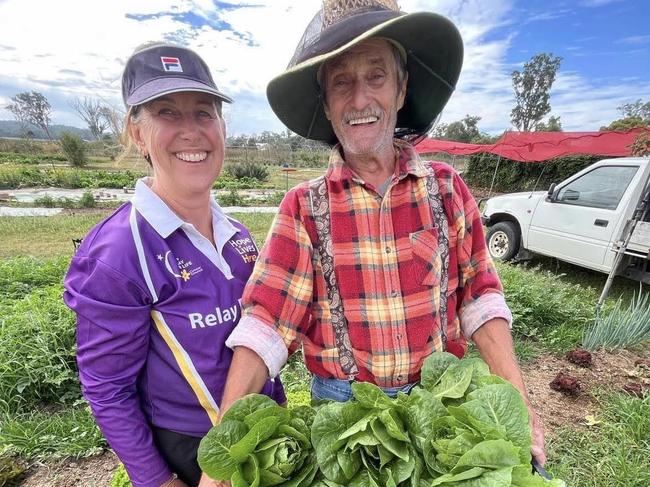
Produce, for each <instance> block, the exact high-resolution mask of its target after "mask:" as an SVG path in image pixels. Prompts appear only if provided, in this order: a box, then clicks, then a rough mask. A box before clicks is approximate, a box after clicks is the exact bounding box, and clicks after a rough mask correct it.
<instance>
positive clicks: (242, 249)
mask: <svg viewBox="0 0 650 487" xmlns="http://www.w3.org/2000/svg"><path fill="white" fill-rule="evenodd" d="M228 243H229V244H230V246H231V247H232V248H233V249H235V252H237V253H238V254H239V255H240V256H241V258H242V260H243V261H244V262H246V263H249V262H255V261H256V260H257V247H256V246H255V244H254V243H253V240H252V239H251V238H250V237H246V238H240V239H237V240H229V241H228Z"/></svg>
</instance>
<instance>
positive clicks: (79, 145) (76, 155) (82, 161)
mask: <svg viewBox="0 0 650 487" xmlns="http://www.w3.org/2000/svg"><path fill="white" fill-rule="evenodd" d="M59 142H60V143H61V148H62V149H63V153H64V154H65V155H66V156H67V158H68V160H69V161H70V164H72V165H73V166H75V167H81V166H85V165H86V164H87V162H88V158H87V157H86V144H85V143H84V141H83V140H81V137H79V136H78V135H74V134H71V133H70V132H63V133H62V134H61V138H60V139H59Z"/></svg>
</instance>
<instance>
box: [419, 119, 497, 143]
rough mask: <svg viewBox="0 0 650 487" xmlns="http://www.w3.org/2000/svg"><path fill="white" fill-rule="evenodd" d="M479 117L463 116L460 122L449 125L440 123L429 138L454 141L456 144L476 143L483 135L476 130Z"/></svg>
mask: <svg viewBox="0 0 650 487" xmlns="http://www.w3.org/2000/svg"><path fill="white" fill-rule="evenodd" d="M479 120H481V117H479V116H476V115H465V117H464V118H462V119H461V120H457V121H455V122H451V123H449V124H446V123H442V124H440V125H438V126H436V127H435V128H434V129H433V132H431V136H432V137H434V138H438V139H445V140H455V141H457V142H465V143H470V142H472V143H477V141H479V140H480V139H482V138H483V137H484V136H485V134H482V133H481V132H480V131H479V129H478V122H479Z"/></svg>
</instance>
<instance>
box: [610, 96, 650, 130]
mask: <svg viewBox="0 0 650 487" xmlns="http://www.w3.org/2000/svg"><path fill="white" fill-rule="evenodd" d="M618 111H619V112H620V113H621V115H622V118H619V119H618V120H614V121H613V122H612V123H610V124H609V125H606V126H603V127H600V130H630V129H633V128H637V127H650V102H646V103H643V101H642V100H641V99H638V100H637V101H635V102H633V103H625V104H623V105H621V106H620V107H618Z"/></svg>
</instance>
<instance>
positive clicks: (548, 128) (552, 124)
mask: <svg viewBox="0 0 650 487" xmlns="http://www.w3.org/2000/svg"><path fill="white" fill-rule="evenodd" d="M535 131H536V132H562V123H561V122H560V117H553V116H551V117H549V119H548V122H546V123H544V122H539V123H538V124H537V126H536V127H535Z"/></svg>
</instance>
